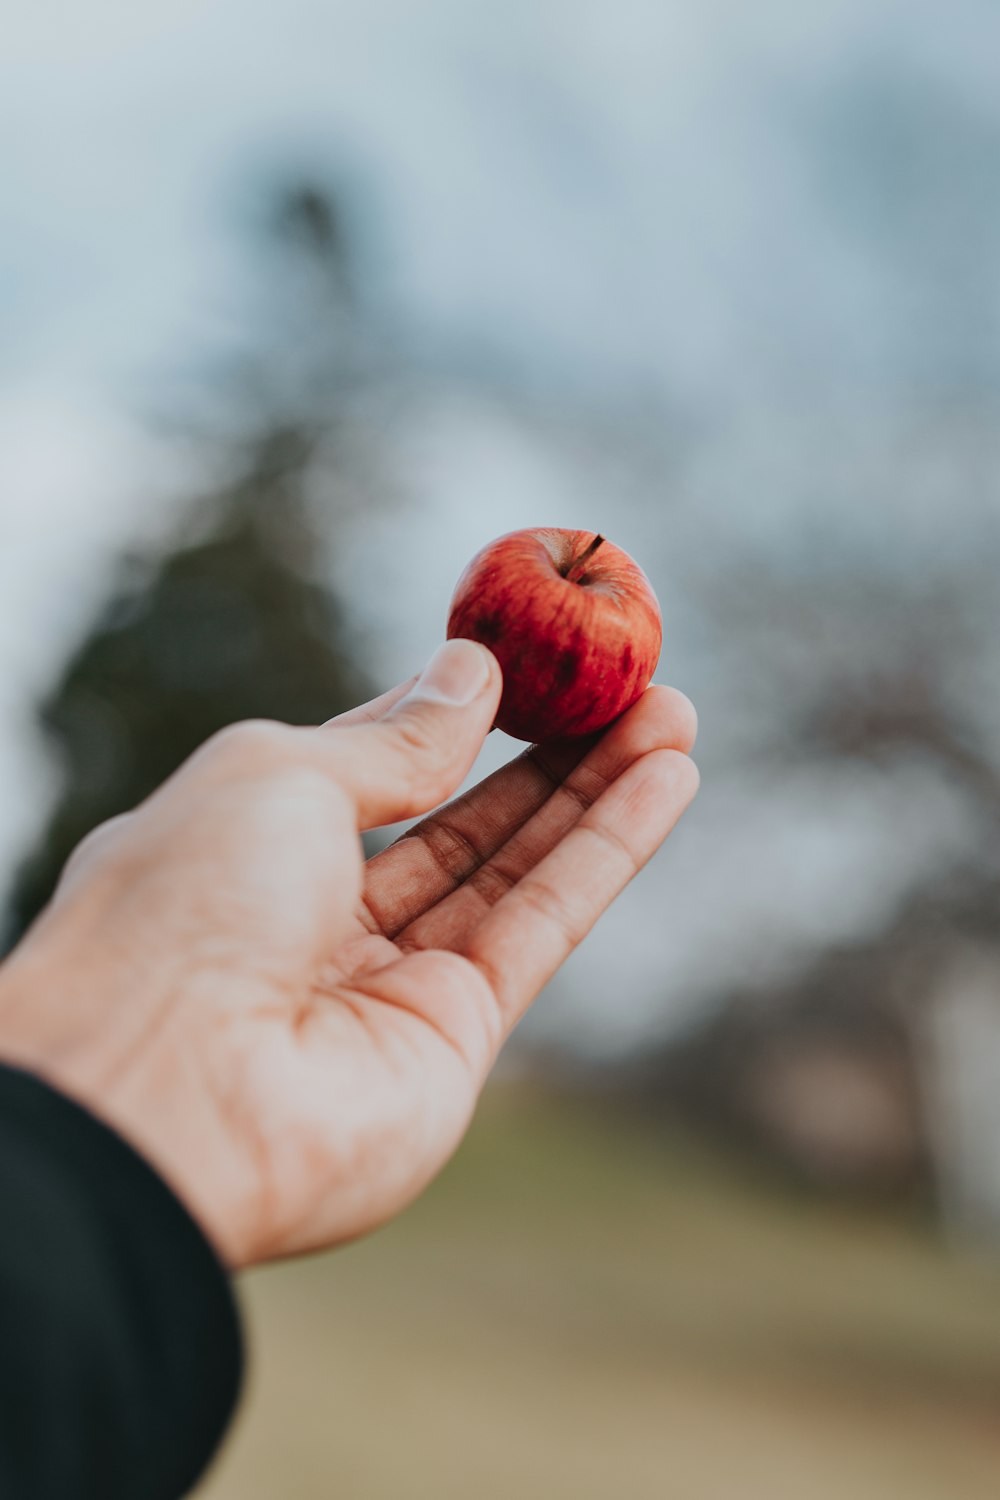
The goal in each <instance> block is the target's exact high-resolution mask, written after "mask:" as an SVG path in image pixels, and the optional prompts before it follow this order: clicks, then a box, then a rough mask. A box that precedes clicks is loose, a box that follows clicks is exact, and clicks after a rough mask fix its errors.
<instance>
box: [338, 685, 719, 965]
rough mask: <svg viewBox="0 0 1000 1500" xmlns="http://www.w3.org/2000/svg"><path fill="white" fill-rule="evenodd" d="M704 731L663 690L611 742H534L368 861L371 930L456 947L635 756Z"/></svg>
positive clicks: (686, 745) (685, 705)
mask: <svg viewBox="0 0 1000 1500" xmlns="http://www.w3.org/2000/svg"><path fill="white" fill-rule="evenodd" d="M696 730H697V716H696V714H695V711H694V707H693V705H692V704H691V703H690V701H689V700H688V699H687V698H686V697H685V696H684V694H683V693H679V692H677V691H676V690H675V689H673V688H667V687H655V688H650V689H648V690H647V691H646V692H645V693H644V694H643V696H642V697H641V698H640V699H639V701H638V702H637V703H635V704H634V705H633V706H632V708H630V709H629V710H628V712H627V713H625V714H623V715H622V717H621V718H620V719H619V720H618V721H617V722H616V723H614V724H613V725H612V726H611V728H610V729H608V730H607V731H606V732H605V733H604V734H603V736H600V737H595V736H591V737H588V738H587V739H586V740H562V741H558V742H556V743H553V744H551V745H536V746H534V747H533V748H532V749H531V750H529V751H526V752H525V754H524V755H522V756H520V757H519V758H518V759H517V760H515V761H512V762H511V764H510V765H508V766H504V767H503V768H502V769H501V770H499V771H496V772H494V774H493V775H492V776H490V777H487V779H486V780H485V781H483V782H481V783H480V784H479V785H478V786H476V787H473V788H472V789H471V791H469V792H467V793H465V795H464V796H462V797H459V798H457V799H456V801H454V802H452V803H449V804H448V806H447V807H444V808H442V809H441V811H440V812H437V813H433V814H432V815H431V816H430V817H429V818H426V819H424V821H423V822H422V823H419V824H417V826H416V827H415V828H413V829H411V830H409V832H408V833H406V834H404V835H403V837H402V838H401V839H399V840H397V842H396V843H395V844H393V845H391V846H390V847H389V848H388V849H386V850H384V851H383V852H382V853H381V854H379V855H376V856H375V858H373V859H371V860H369V862H368V865H367V867H366V871H365V892H364V894H365V905H366V908H367V913H368V915H369V916H370V918H371V920H372V922H373V925H374V926H376V927H377V929H378V930H379V931H382V932H386V933H388V934H390V935H394V934H401V933H403V932H405V930H406V929H407V927H408V926H409V924H411V923H418V925H417V926H415V928H414V932H413V933H412V934H411V933H408V932H407V933H406V936H407V938H409V937H411V936H414V937H415V938H416V940H417V941H418V943H419V944H420V946H422V947H431V946H450V943H451V941H452V940H454V939H456V938H457V937H458V936H459V934H460V933H461V931H462V930H463V929H464V928H465V927H466V926H467V925H468V924H469V923H470V922H471V921H474V920H478V919H479V918H480V917H481V916H482V912H483V907H484V905H485V904H487V902H486V899H485V893H487V892H489V891H490V890H495V889H496V887H497V885H498V884H502V886H503V888H504V889H506V888H507V887H509V886H510V885H512V884H514V883H515V881H516V880H518V879H520V877H521V876H522V875H523V874H525V873H526V871H527V870H529V869H530V868H531V867H532V865H534V864H536V863H537V862H538V860H539V859H541V858H543V857H544V855H545V854H546V853H547V852H548V850H549V849H550V848H552V847H553V845H554V844H555V843H556V842H557V841H558V840H559V839H560V838H561V837H562V836H563V835H564V834H565V833H566V832H567V830H568V829H569V828H570V827H571V826H572V825H573V823H575V822H576V821H577V820H578V819H579V817H580V814H581V812H582V811H583V810H584V809H585V808H586V807H588V806H589V805H590V804H591V803H592V802H593V801H594V800H595V799H596V798H597V797H598V796H599V795H600V793H601V792H602V791H603V790H604V789H605V787H606V786H608V784H609V783H610V782H612V781H613V780H614V779H615V778H616V777H617V776H619V775H620V774H621V773H622V771H624V770H625V769H626V768H627V767H628V766H629V765H631V764H632V762H633V761H634V760H636V759H637V758H638V757H639V756H641V755H644V754H647V753H648V752H649V751H650V750H654V749H664V748H668V749H678V750H681V751H684V752H686V751H688V750H690V748H691V747H692V746H693V744H694V738H695V734H696ZM453 892H454V894H452V893H453ZM425 914H426V915H425ZM421 918H422V919H423V920H422V921H420V920H419V919H421Z"/></svg>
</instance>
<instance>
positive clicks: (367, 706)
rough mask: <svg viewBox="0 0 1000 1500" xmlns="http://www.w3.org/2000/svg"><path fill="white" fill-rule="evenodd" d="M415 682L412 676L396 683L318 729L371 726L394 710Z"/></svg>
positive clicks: (337, 715) (329, 720)
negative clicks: (358, 725)
mask: <svg viewBox="0 0 1000 1500" xmlns="http://www.w3.org/2000/svg"><path fill="white" fill-rule="evenodd" d="M416 681H417V678H416V676H413V677H410V678H408V679H407V681H406V682H400V683H397V685H396V686H395V687H391V688H389V689H388V690H387V691H386V692H384V693H380V694H379V695H378V697H377V698H372V699H370V700H369V702H367V703H359V704H358V706H357V708H348V709H346V710H345V711H344V712H343V713H342V714H335V715H334V717H333V718H332V719H327V720H326V722H325V723H324V724H322V725H321V726H320V727H321V728H323V729H332V728H344V727H345V726H346V725H348V724H373V723H375V722H376V720H378V719H383V718H385V715H386V714H387V713H388V712H389V710H390V709H391V708H395V706H396V704H397V703H398V702H399V701H400V699H401V698H405V697H406V695H407V693H409V692H410V691H412V689H413V687H414V685H415V683H416Z"/></svg>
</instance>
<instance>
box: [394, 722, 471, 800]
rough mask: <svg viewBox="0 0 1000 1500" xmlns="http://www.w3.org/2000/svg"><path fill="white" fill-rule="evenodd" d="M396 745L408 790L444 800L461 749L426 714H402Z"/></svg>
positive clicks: (441, 727)
mask: <svg viewBox="0 0 1000 1500" xmlns="http://www.w3.org/2000/svg"><path fill="white" fill-rule="evenodd" d="M392 728H393V734H394V737H395V745H396V750H397V753H398V755H399V756H400V758H401V760H402V763H403V766H404V767H405V773H404V774H405V779H406V782H407V786H408V788H409V790H411V791H412V792H414V793H418V792H419V793H423V794H425V795H427V796H432V797H433V796H436V795H437V794H438V793H439V792H440V794H441V795H442V796H444V795H445V794H446V793H447V791H448V789H449V788H450V786H451V781H452V779H453V778H452V776H451V771H452V767H453V765H454V762H455V759H456V750H457V748H458V746H457V743H456V741H455V739H454V737H452V736H449V735H448V734H447V733H445V732H444V729H443V726H442V725H440V724H435V723H434V722H432V720H431V718H430V716H428V715H423V714H409V713H405V714H400V715H399V717H398V719H397V720H396V722H395V723H394V724H393V726H392Z"/></svg>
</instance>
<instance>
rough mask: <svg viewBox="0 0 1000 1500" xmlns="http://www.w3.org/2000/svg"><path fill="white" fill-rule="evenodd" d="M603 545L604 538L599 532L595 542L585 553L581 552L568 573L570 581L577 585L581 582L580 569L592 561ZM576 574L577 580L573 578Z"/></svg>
mask: <svg viewBox="0 0 1000 1500" xmlns="http://www.w3.org/2000/svg"><path fill="white" fill-rule="evenodd" d="M603 545H604V538H603V537H602V536H601V534H600V532H598V534H597V536H595V537H594V540H593V541H592V542H591V544H590V546H589V547H588V548H587V550H586V551H585V552H581V554H580V556H579V557H578V558H577V560H576V562H575V563H573V565H572V567H571V568H570V569H569V571H568V572H567V574H566V577H567V578H568V579H571V580H572V582H574V583H576V582H577V581H578V580H579V573H580V569H581V568H582V567H584V565H585V564H586V563H588V562H589V561H590V559H591V558H592V557H593V555H594V553H595V552H596V551H597V549H598V547H602V546H603ZM574 573H575V574H576V575H577V577H576V578H574V577H573V574H574Z"/></svg>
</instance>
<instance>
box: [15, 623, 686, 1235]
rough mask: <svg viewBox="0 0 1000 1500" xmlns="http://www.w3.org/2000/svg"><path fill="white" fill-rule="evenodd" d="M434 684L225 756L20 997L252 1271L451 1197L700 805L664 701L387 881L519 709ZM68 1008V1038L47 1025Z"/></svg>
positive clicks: (235, 739) (82, 878)
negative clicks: (596, 953)
mask: <svg viewBox="0 0 1000 1500" xmlns="http://www.w3.org/2000/svg"><path fill="white" fill-rule="evenodd" d="M458 645H459V643H452V646H450V647H449V648H448V650H449V652H451V653H452V656H453V657H454V656H455V655H456V650H455V648H456V646H458ZM461 649H464V650H465V651H466V653H467V654H468V652H471V651H472V650H473V648H471V647H470V646H468V643H461ZM475 650H476V653H477V654H478V655H479V656H480V658H484V657H486V655H487V654H486V653H483V652H481V651H479V648H475ZM466 665H468V663H466ZM480 665H482V662H480ZM412 687H413V685H412V684H404V685H403V686H402V687H400V688H397V689H395V690H393V692H391V693H388V694H386V695H384V697H383V698H381V699H379V700H376V702H374V703H372V704H369V705H366V706H365V707H364V708H361V709H358V710H355V711H353V712H352V713H351V714H348V715H344V716H343V717H342V718H340V719H338V720H335V721H332V722H331V724H330V725H328V726H324V727H323V728H322V729H319V730H315V729H293V728H289V727H287V726H282V725H269V724H264V725H249V726H239V727H237V728H236V729H235V730H232V731H228V732H227V733H226V734H225V735H223V736H221V737H219V738H217V740H216V741H214V742H210V744H209V745H208V746H207V747H205V748H204V749H203V750H202V751H201V752H199V753H198V754H197V755H196V756H194V757H193V758H192V760H191V761H190V762H189V763H188V764H187V765H186V766H185V767H184V768H182V770H181V771H180V772H179V773H178V774H177V776H175V777H174V778H172V779H171V780H170V781H169V782H167V783H166V784H165V786H164V787H163V788H161V789H160V791H159V792H158V793H156V794H155V795H154V797H152V798H151V799H150V800H149V801H148V802H147V803H145V804H143V806H142V807H140V808H139V809H137V810H136V812H135V813H132V814H129V815H127V816H126V817H125V818H123V819H119V820H116V821H115V822H114V823H113V824H110V825H106V827H105V828H104V829H102V830H99V831H98V834H97V835H96V836H92V837H91V839H90V840H88V841H87V842H86V843H85V844H84V845H83V846H81V850H80V851H79V852H78V855H77V856H76V857H75V858H74V860H73V861H71V864H70V866H69V867H68V869H67V872H66V875H65V876H64V879H63V882H62V885H61V887H60V891H59V892H58V894H57V898H56V900H55V902H54V903H53V905H52V907H51V908H50V909H49V911H48V912H47V913H46V914H45V916H44V917H43V918H42V920H41V921H40V923H39V924H38V925H37V927H36V929H35V930H34V932H33V933H32V934H31V935H30V936H29V938H28V940H27V941H26V942H25V943H24V944H23V945H22V948H21V949H20V950H18V952H17V953H16V954H15V955H14V957H13V959H12V960H11V961H10V962H9V963H8V965H7V966H6V967H5V969H4V970H3V971H0V977H2V980H3V982H2V984H0V1015H3V1017H4V1018H5V1021H6V1026H5V1031H6V1034H7V1036H8V1038H10V1039H11V1040H10V1043H9V1045H8V1052H9V1054H12V1055H14V1056H15V1057H19V1058H20V1059H21V1060H23V1061H25V1062H27V1063H28V1064H29V1065H34V1066H37V1067H40V1068H41V1069H42V1070H43V1071H46V1072H48V1073H49V1074H51V1075H52V1076H53V1078H54V1081H55V1082H57V1083H60V1084H61V1085H62V1086H64V1087H66V1088H68V1089H70V1090H71V1091H74V1092H76V1093H77V1095H78V1096H79V1097H81V1098H82V1099H83V1101H84V1102H85V1103H88V1104H90V1105H91V1107H93V1108H95V1109H96V1110H98V1111H99V1112H102V1113H104V1114H105V1116H106V1117H107V1118H108V1119H109V1120H111V1122H112V1123H114V1124H115V1125H117V1126H118V1127H119V1128H120V1129H121V1130H122V1131H123V1133H124V1134H126V1135H127V1136H129V1137H130V1138H131V1139H132V1140H133V1141H134V1142H135V1143H136V1144H137V1145H138V1146H139V1148H140V1149H142V1150H144V1151H146V1152H147V1154H148V1155H149V1156H150V1158H151V1159H153V1160H154V1161H155V1162H156V1163H157V1164H158V1165H159V1166H160V1167H161V1169H162V1170H163V1171H164V1172H165V1173H166V1175H168V1176H169V1177H170V1178H171V1180H172V1181H173V1182H174V1183H175V1185H176V1187H177V1188H178V1190H179V1191H180V1192H181V1194H182V1196H185V1197H186V1198H187V1201H188V1202H189V1204H190V1205H191V1207H192V1208H193V1210H194V1211H195V1213H196V1214H197V1215H198V1216H199V1217H200V1218H201V1220H202V1222H203V1223H204V1224H205V1227H206V1228H207V1229H208V1231H209V1233H210V1234H211V1236H212V1237H213V1239H214V1240H215V1242H216V1244H217V1245H218V1247H219V1248H220V1250H221V1251H222V1253H223V1254H224V1256H225V1257H226V1258H227V1260H228V1261H229V1262H230V1263H231V1264H245V1263H248V1262H252V1261H256V1260H261V1259H265V1258H268V1257H271V1256H276V1255H283V1254H290V1253H294V1252H297V1251H301V1250H306V1249H311V1248H316V1247H319V1246H322V1245H329V1244H333V1243H337V1242H339V1241H342V1240H344V1239H347V1238H350V1237H352V1236H354V1235H357V1234H360V1233H363V1232H364V1231H366V1230H368V1229H371V1228H373V1227H375V1226H376V1225H377V1224H379V1223H381V1222H383V1221H384V1220H385V1219H386V1218H388V1217H389V1216H390V1215H391V1214H392V1213H394V1212H395V1211H397V1210H398V1209H399V1208H400V1207H402V1206H403V1205H404V1204H405V1203H406V1202H408V1201H409V1200H410V1199H411V1198H412V1197H413V1196H414V1195H415V1194H416V1193H417V1192H418V1191H419V1190H420V1189H421V1188H422V1187H423V1186H424V1185H425V1183H426V1182H427V1181H428V1180H429V1179H430V1178H431V1177H432V1176H433V1175H434V1174H435V1172H436V1171H437V1170H438V1169H439V1168H440V1166H441V1165H442V1163H443V1162H444V1161H445V1160H446V1159H447V1158H448V1156H449V1155H450V1154H451V1152H452V1151H453V1150H454V1148H455V1146H456V1145H457V1144H458V1142H459V1140H460V1139H461V1136H462V1134H463V1132H464V1129H465V1127H466V1125H467V1123H468V1120H469V1117H470V1115H471V1112H472V1110H473V1108H474V1105H475V1101H476V1099H477V1097H478V1094H479V1091H480V1089H481V1087H482V1084H483V1081H484V1079H485V1077H486V1075H487V1073H488V1071H489V1069H490V1067H491V1066H492V1063H493V1061H494V1060H495V1058H496V1055H497V1052H498V1050H499V1048H500V1046H501V1044H502V1042H503V1040H504V1038H505V1037H506V1036H507V1034H508V1033H509V1032H510V1030H511V1028H512V1027H513V1026H514V1025H515V1024H516V1022H517V1021H518V1019H519V1018H520V1017H521V1016H522V1015H523V1014H524V1012H525V1010H526V1009H527V1007H528V1006H529V1005H530V1003H531V1001H532V1000H533V999H534V997H535V995H536V994H537V993H538V991H539V989H540V988H541V986H542V985H543V984H544V983H545V982H546V980H547V979H549V978H550V976H551V975H552V974H553V973H554V972H555V970H556V969H557V968H558V966H559V965H560V963H561V962H562V961H563V960H564V959H565V958H566V956H567V955H568V954H569V953H570V952H571V951H572V949H573V948H574V947H575V946H576V944H577V943H578V942H579V941H580V939H581V938H582V937H583V936H584V935H585V933H586V932H588V931H589V929H590V928H591V926H592V925H593V923H594V922H595V921H596V919H597V917H598V916H599V915H600V913H601V912H602V911H603V910H604V909H605V908H606V907H607V905H608V904H609V903H610V902H611V900H612V899H613V898H614V897H615V896H616V895H617V894H618V892H619V891H620V890H621V889H622V887H623V886H624V885H625V884H627V882H628V881H629V880H630V879H631V877H632V876H633V875H634V874H635V873H636V871H637V870H638V869H639V868H640V867H641V866H642V865H643V864H644V863H645V862H646V860H647V859H648V858H649V857H650V855H651V854H652V853H653V852H654V851H655V850H656V848H657V847H658V846H659V844H660V843H661V842H662V840H663V839H664V838H665V837H666V835H667V833H668V832H669V831H670V829H671V827H672V826H673V824H674V823H675V822H676V820H677V818H678V817H679V816H680V814H681V813H682V812H683V810H684V808H685V807H686V806H687V804H688V802H689V801H690V799H691V797H692V796H693V794H694V791H695V789H696V786H697V773H696V771H695V769H694V767H693V765H692V763H691V762H690V760H689V759H688V758H687V753H686V752H687V751H689V750H690V748H691V745H692V742H693V738H694V729H695V725H694V714H693V711H692V709H691V707H690V704H689V703H688V701H687V699H685V698H684V697H683V696H682V695H681V694H679V693H675V692H673V691H672V690H670V689H668V688H652V689H650V690H648V691H647V693H646V694H645V695H644V696H643V697H642V698H641V699H640V700H639V702H638V703H637V704H635V705H634V707H633V708H632V709H630V710H629V712H628V713H627V714H625V715H624V716H623V717H622V718H621V719H620V720H618V721H617V722H616V723H615V724H614V725H613V726H612V727H611V728H610V729H609V730H608V731H606V732H605V734H604V735H603V736H601V737H599V738H597V739H596V740H590V741H586V742H583V741H575V742H563V743H559V744H552V745H548V746H544V747H538V746H536V747H534V748H532V749H530V750H528V751H526V752H525V753H524V754H523V755H521V756H520V757H518V758H517V759H516V760H514V761H512V762H511V763H510V764H509V765H507V766H505V767H504V768H503V769H502V770H500V771H498V772H496V773H495V774H494V775H492V776H490V777H489V778H487V779H486V780H485V781H483V782H481V783H480V784H479V785H478V786H475V787H474V788H473V789H472V790H471V791H469V792H467V793H466V794H465V795H464V796H461V797H458V798H457V799H456V800H454V801H452V802H450V803H448V805H446V806H444V807H443V808H441V809H440V810H439V811H437V812H434V813H432V814H431V816H429V817H426V818H425V819H424V821H423V822H421V823H420V824H418V825H417V826H416V827H414V828H412V829H411V830H410V831H409V832H408V833H406V834H405V835H404V836H403V837H402V838H401V839H399V840H397V842H395V843H394V844H392V845H391V846H390V847H388V848H387V849H385V850H384V851H382V852H381V853H379V854H377V855H376V856H375V857H374V858H372V859H370V860H369V861H367V863H366V864H365V863H363V861H362V857H361V851H360V845H359V840H358V836H357V835H358V831H359V829H361V830H363V829H365V828H370V827H375V826H379V825H381V824H385V823H388V822H392V821H396V820H397V819H399V818H402V817H410V816H414V815H417V814H419V813H421V812H425V811H426V810H427V808H429V807H433V806H435V805H436V804H437V803H438V802H440V801H441V800H442V798H443V797H444V796H447V795H448V793H449V792H450V791H453V790H454V788H455V786H457V785H458V784H459V783H460V781H461V780H462V778H463V777H464V775H465V774H466V772H467V771H468V769H469V766H470V764H471V761H472V759H473V758H474V756H475V754H476V752H477V751H478V749H479V746H480V745H481V743H482V740H483V737H484V735H485V733H486V732H487V730H488V728H489V725H490V723H491V722H492V719H493V716H494V713H495V710H496V703H497V699H498V696H499V690H500V682H499V673H498V669H497V668H496V664H495V663H494V662H493V660H492V658H488V662H487V669H486V672H485V675H484V677H483V681H482V684H481V687H480V690H479V691H477V692H476V693H475V694H473V696H472V697H471V699H470V701H469V702H468V703H466V704H465V705H464V706H457V705H453V704H449V703H447V702H445V701H442V700H441V699H440V698H439V696H438V695H436V694H435V693H434V691H433V690H432V691H430V692H429V693H428V694H425V695H423V696H421V694H420V692H419V690H418V691H417V693H416V694H414V693H412V692H411V691H410V690H411V689H412ZM40 981H41V982H40ZM39 992H42V993H44V994H50V993H52V994H58V996H59V997H60V1001H59V1004H60V1006H61V1007H62V1010H61V1011H60V1014H59V1015H57V1014H56V1013H55V1011H54V1010H53V1009H52V1007H48V1008H47V1007H45V1006H42V1007H39V1006H38V1005H35V1006H34V1007H33V1008H32V1009H31V1011H30V1012H29V1008H28V1007H27V1005H26V1004H25V1003H22V1001H23V997H24V996H26V995H27V994H29V993H33V994H38V993H39ZM19 997H22V999H21V1000H19ZM53 1003H54V1002H53ZM67 1005H69V1006H70V1007H71V1011H72V1015H71V1019H70V1020H69V1021H67V1016H66V1012H65V1007H66V1006H67Z"/></svg>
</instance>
